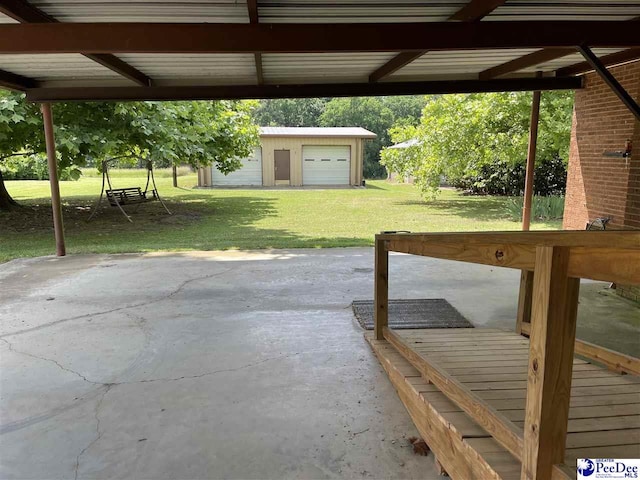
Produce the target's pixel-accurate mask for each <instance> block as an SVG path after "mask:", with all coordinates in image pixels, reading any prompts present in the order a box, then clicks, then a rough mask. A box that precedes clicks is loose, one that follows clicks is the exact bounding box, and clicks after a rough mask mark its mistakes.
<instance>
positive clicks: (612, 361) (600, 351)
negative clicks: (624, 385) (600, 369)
mask: <svg viewBox="0 0 640 480" xmlns="http://www.w3.org/2000/svg"><path fill="white" fill-rule="evenodd" d="M575 352H576V354H577V355H582V356H583V357H587V358H590V359H592V360H596V361H598V362H600V363H602V364H603V365H605V366H606V367H608V368H610V369H611V370H614V371H616V372H625V373H631V374H634V375H640V359H638V358H635V357H632V356H630V355H625V354H624V353H619V352H614V351H613V350H609V349H608V348H604V347H600V346H598V345H594V344H593V343H589V342H585V341H584V340H576V346H575Z"/></svg>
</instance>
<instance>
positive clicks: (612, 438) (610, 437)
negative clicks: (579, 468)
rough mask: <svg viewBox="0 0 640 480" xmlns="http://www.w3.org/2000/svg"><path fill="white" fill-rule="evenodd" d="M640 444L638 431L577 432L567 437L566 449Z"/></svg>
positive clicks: (635, 429) (639, 432) (639, 430)
mask: <svg viewBox="0 0 640 480" xmlns="http://www.w3.org/2000/svg"><path fill="white" fill-rule="evenodd" d="M637 444H640V429H638V428H632V429H628V430H607V431H603V432H597V433H595V432H578V433H570V434H568V435H567V448H568V449H572V448H585V447H606V446H614V445H637Z"/></svg>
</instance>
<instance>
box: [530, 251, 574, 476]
mask: <svg viewBox="0 0 640 480" xmlns="http://www.w3.org/2000/svg"><path fill="white" fill-rule="evenodd" d="M568 265H569V247H544V246H540V247H537V249H536V264H535V272H536V274H535V277H534V285H533V299H534V301H533V307H532V320H533V321H532V323H531V337H530V344H529V365H528V375H527V403H526V410H525V422H524V451H523V454H522V473H521V478H522V479H523V480H525V479H526V480H529V479H536V480H543V479H544V480H546V479H549V478H551V471H552V468H553V465H555V464H558V463H562V462H564V451H565V443H566V436H567V422H568V418H569V401H570V396H571V374H572V369H573V349H574V344H575V338H576V316H577V311H578V292H579V290H580V279H578V278H569V277H568V275H567V271H568Z"/></svg>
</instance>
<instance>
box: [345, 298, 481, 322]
mask: <svg viewBox="0 0 640 480" xmlns="http://www.w3.org/2000/svg"><path fill="white" fill-rule="evenodd" d="M351 307H352V308H353V314H354V315H355V316H356V318H357V319H358V323H360V325H361V326H362V328H364V329H365V330H373V300H354V301H353V303H352V304H351ZM389 327H390V328H395V329H407V328H473V325H472V324H471V323H470V322H469V320H467V319H466V318H464V317H463V316H462V314H461V313H460V312H458V310H456V309H455V308H453V306H452V305H451V304H450V303H449V302H447V301H446V300H445V299H444V298H419V299H415V300H389Z"/></svg>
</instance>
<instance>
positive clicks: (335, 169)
mask: <svg viewBox="0 0 640 480" xmlns="http://www.w3.org/2000/svg"><path fill="white" fill-rule="evenodd" d="M350 171H351V148H350V147H349V146H348V145H317V146H313V145H305V146H303V147H302V184H303V185H349V183H350V182H349V178H350V177H349V174H350Z"/></svg>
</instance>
